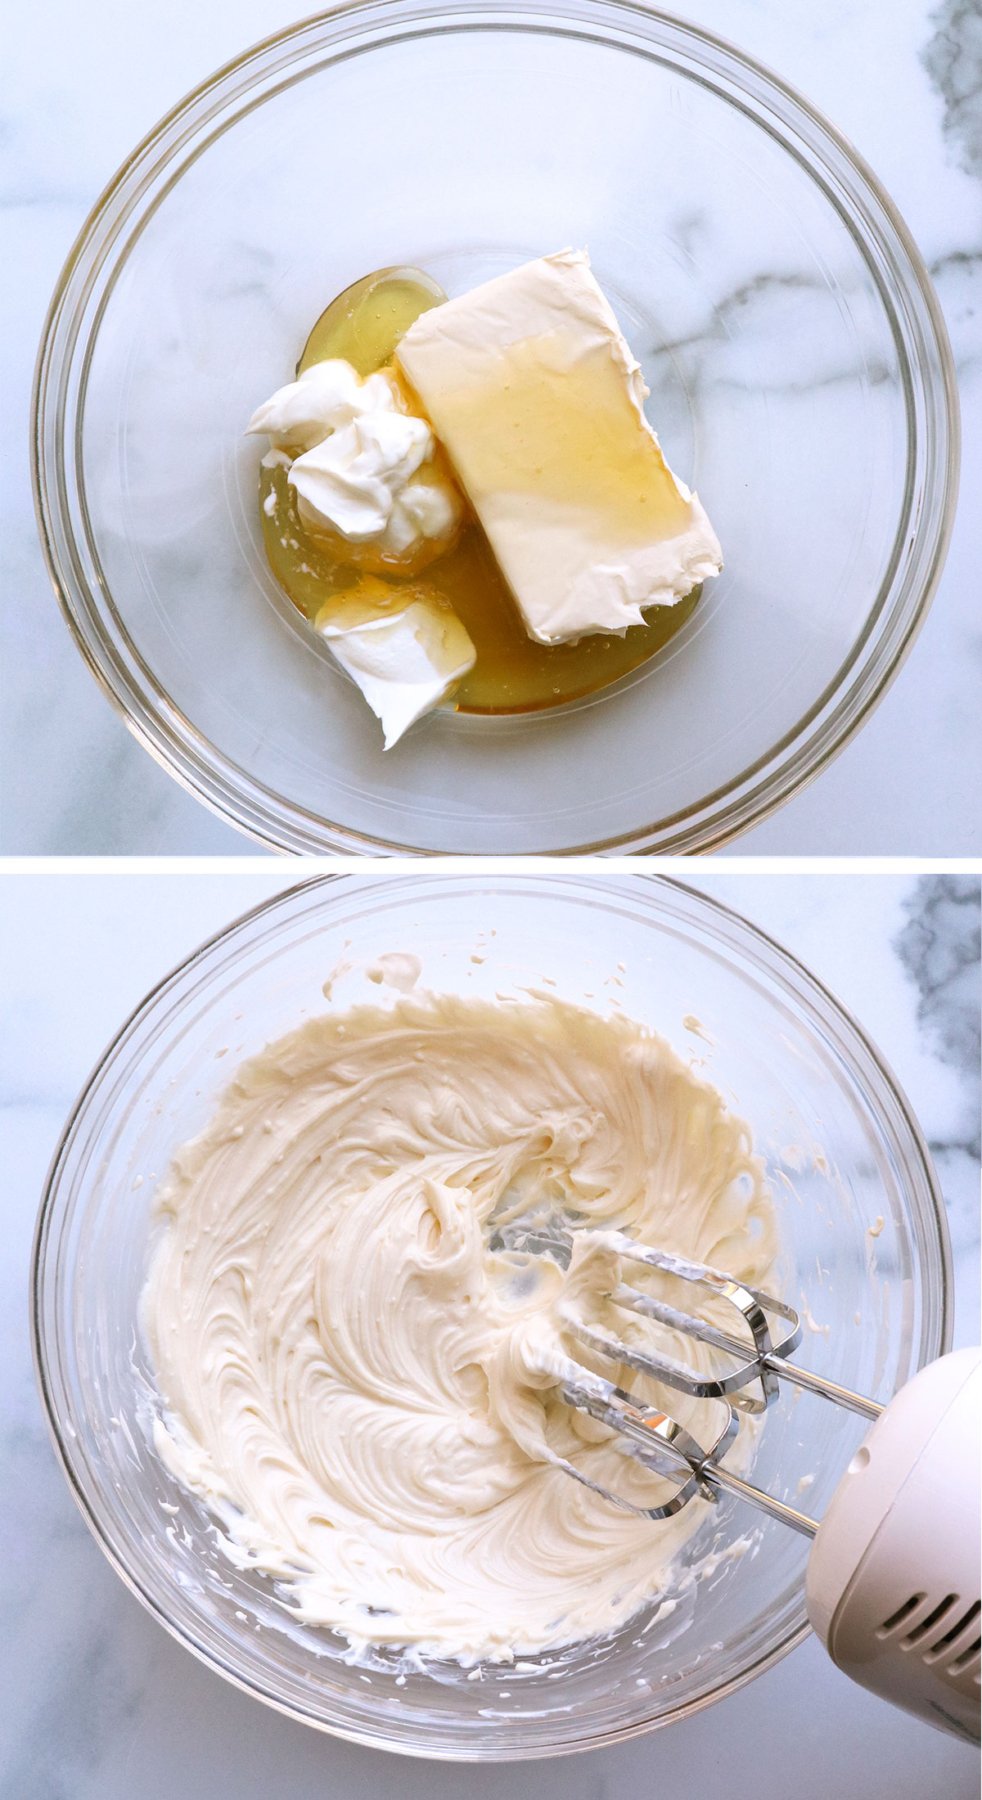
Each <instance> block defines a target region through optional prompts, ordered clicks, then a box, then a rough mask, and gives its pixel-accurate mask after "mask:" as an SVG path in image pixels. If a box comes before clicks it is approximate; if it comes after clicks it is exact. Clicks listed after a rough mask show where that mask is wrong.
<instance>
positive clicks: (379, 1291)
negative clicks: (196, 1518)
mask: <svg viewBox="0 0 982 1800" xmlns="http://www.w3.org/2000/svg"><path fill="white" fill-rule="evenodd" d="M158 1205H159V1213H160V1218H161V1233H160V1238H159V1242H158V1243H157V1244H156V1246H155V1251H154V1256H153V1260H152V1265H151V1269H150V1273H149V1277H148V1282H147V1287H146V1290H145V1294H144V1323H145V1329H146V1333H147V1337H148V1340H149V1344H150V1347H151V1351H152V1355H153V1359H154V1363H155V1367H156V1372H157V1377H158V1383H159V1388H160V1393H161V1396H162V1399H163V1403H164V1413H163V1417H162V1418H161V1419H160V1420H158V1422H157V1425H156V1441H157V1446H158V1449H159V1452H160V1454H161V1456H162V1457H163V1458H164V1460H165V1461H166V1463H167V1465H168V1467H169V1468H170V1469H171V1471H172V1472H173V1473H174V1474H175V1475H176V1476H177V1477H178V1478H179V1479H180V1481H181V1482H182V1483H184V1484H185V1485H186V1486H187V1487H188V1488H190V1489H192V1490H193V1491H194V1492H195V1493H196V1494H198V1495H199V1496H201V1497H203V1499H204V1500H205V1501H206V1502H207V1503H208V1505H209V1507H210V1508H211V1509H212V1511H213V1512H214V1514H215V1515H216V1517H217V1518H218V1519H219V1520H220V1521H221V1524H222V1526H223V1528H224V1532H225V1535H226V1537H227V1539H228V1542H229V1546H230V1549H231V1553H232V1554H233V1555H234V1556H235V1557H237V1558H239V1559H240V1560H242V1561H244V1562H249V1563H251V1564H253V1565H254V1566H257V1567H258V1568H260V1569H262V1570H264V1571H266V1572H268V1573H269V1574H270V1575H272V1576H275V1577H279V1578H280V1579H281V1580H283V1581H284V1582H286V1583H287V1584H288V1587H289V1598H290V1602H291V1604H292V1605H293V1606H294V1607H295V1608H296V1610H297V1613H298V1614H299V1616H300V1617H301V1618H302V1619H304V1620H305V1621H307V1622H310V1623H314V1624H320V1625H324V1626H330V1627H333V1628H335V1629H337V1630H338V1631H340V1632H342V1633H345V1634H347V1636H348V1637H349V1638H350V1639H351V1640H352V1642H353V1643H355V1644H361V1643H366V1642H370V1643H375V1644H392V1645H406V1646H415V1647H417V1648H418V1649H419V1650H420V1651H421V1652H424V1653H426V1654H428V1655H437V1656H448V1657H455V1658H458V1659H462V1660H464V1661H468V1660H470V1659H472V1658H478V1657H483V1656H487V1657H492V1658H508V1657H511V1656H513V1655H516V1654H522V1653H531V1652H535V1651H538V1650H541V1649H544V1648H547V1647H549V1646H553V1645H559V1644H563V1643H568V1642H571V1641H573V1640H576V1639H580V1638H585V1637H589V1636H591V1635H593V1634H595V1633H602V1632H605V1631H608V1630H610V1629H612V1628H615V1627H617V1626H619V1625H620V1624H622V1623H623V1622H624V1621H625V1620H626V1619H627V1618H628V1617H629V1616H630V1615H631V1613H632V1612H634V1611H635V1610H636V1609H637V1608H638V1607H639V1606H641V1605H642V1604H643V1603H644V1602H645V1601H647V1600H650V1599H652V1598H653V1597H655V1596H657V1595H658V1594H659V1592H662V1591H664V1590H665V1589H666V1587H667V1585H669V1582H670V1571H671V1565H672V1562H673V1559H674V1558H675V1557H676V1555H677V1553H678V1551H679V1548H680V1546H681V1544H682V1543H683V1542H684V1540H685V1538H686V1537H687V1536H688V1535H689V1534H690V1533H691V1532H692V1530H693V1529H694V1528H695V1525H696V1523H697V1522H698V1520H699V1518H700V1516H701V1515H702V1509H703V1506H704V1504H705V1503H703V1502H696V1503H694V1504H692V1505H690V1506H689V1507H687V1508H685V1509H684V1510H683V1511H682V1512H681V1513H679V1514H678V1515H676V1516H675V1517H674V1518H672V1519H671V1520H668V1521H665V1522H659V1523H652V1522H651V1521H650V1520H648V1519H645V1518H643V1517H639V1516H638V1515H636V1514H634V1513H631V1512H628V1511H623V1510H621V1509H619V1508H617V1507H614V1506H612V1505H611V1504H610V1502H609V1501H608V1500H605V1499H604V1498H602V1497H601V1496H600V1495H599V1494H597V1493H595V1492H594V1491H593V1490H592V1489H591V1488H589V1487H587V1486H585V1485H581V1483H580V1482H578V1481H574V1480H571V1479H570V1478H569V1474H568V1473H567V1472H566V1470H565V1469H564V1467H563V1464H564V1463H570V1464H572V1465H573V1466H574V1467H575V1469H576V1470H577V1471H579V1473H580V1474H581V1475H584V1476H586V1477H588V1478H589V1479H590V1480H591V1481H596V1482H597V1483H599V1484H601V1485H603V1486H606V1487H609V1488H612V1489H614V1490H616V1491H617V1492H618V1493H620V1494H622V1495H626V1496H629V1497H630V1498H632V1499H633V1500H635V1501H637V1502H640V1503H644V1504H651V1503H652V1502H653V1501H654V1500H656V1499H658V1498H661V1497H664V1495H665V1493H666V1492H667V1491H668V1490H667V1487H666V1484H665V1482H664V1480H663V1479H660V1478H658V1477H656V1476H654V1475H653V1474H652V1473H650V1471H648V1470H645V1469H644V1468H642V1467H641V1466H640V1465H639V1464H638V1463H637V1462H636V1461H633V1460H631V1459H629V1458H628V1457H627V1456H626V1455H625V1454H624V1452H623V1448H622V1445H621V1443H620V1440H618V1439H616V1438H614V1437H613V1436H612V1434H611V1433H610V1432H609V1431H608V1430H607V1428H606V1427H604V1426H602V1425H599V1424H597V1423H595V1422H594V1421H592V1420H591V1419H589V1418H587V1417H585V1416H584V1415H583V1414H581V1413H579V1412H576V1411H573V1410H572V1409H571V1408H570V1407H569V1406H568V1405H567V1404H566V1403H565V1402H564V1401H563V1399H562V1395H561V1388H560V1385H559V1380H558V1376H557V1370H559V1369H561V1367H562V1359H563V1357H564V1356H568V1355H578V1356H580V1357H581V1358H582V1357H583V1352H582V1350H578V1349H577V1346H576V1344H575V1342H574V1341H573V1340H572V1339H571V1338H570V1336H569V1333H568V1331H567V1329H566V1322H565V1321H566V1318H567V1317H568V1315H569V1311H570V1309H571V1308H575V1309H577V1310H578V1314H579V1316H581V1317H583V1318H586V1319H588V1320H589V1321H591V1322H598V1323H600V1324H602V1325H605V1326H606V1327H608V1328H609V1329H612V1330H617V1331H618V1332H619V1333H620V1334H621V1335H622V1336H624V1335H628V1336H630V1335H632V1334H637V1333H639V1332H644V1331H646V1330H650V1329H651V1326H650V1323H649V1322H646V1321H645V1320H643V1319H639V1318H635V1317H632V1316H630V1315H627V1314H625V1313H624V1312H623V1311H622V1310H617V1309H615V1308H614V1307H613V1306H612V1305H611V1303H610V1301H609V1299H608V1298H607V1296H608V1295H609V1293H610V1291H611V1289H612V1287H614V1286H615V1285H616V1282H617V1279H618V1276H619V1262H618V1258H617V1256H616V1255H615V1254H614V1253H613V1252H612V1251H611V1249H610V1248H609V1246H607V1245H605V1244H604V1242H603V1241H602V1239H600V1238H598V1239H591V1238H590V1236H589V1232H590V1228H605V1229H607V1230H609V1228H610V1227H611V1225H616V1226H617V1227H619V1228H621V1229H622V1230H624V1231H626V1232H628V1233H630V1234H631V1235H633V1236H637V1237H639V1238H642V1239H646V1240H647V1241H649V1242H651V1243H654V1244H658V1245H660V1246H663V1247H664V1248H667V1249H669V1250H674V1251H678V1252H687V1253H689V1254H690V1255H694V1256H696V1257H698V1258H700V1259H702V1260H705V1261H710V1262H713V1263H716V1264H718V1265H722V1266H723V1267H726V1268H729V1269H732V1270H734V1272H735V1273H737V1274H738V1275H739V1276H741V1277H742V1278H743V1279H745V1280H749V1281H754V1282H760V1281H762V1280H763V1279H764V1277H765V1276H766V1274H767V1272H768V1269H769V1266H770V1264H771V1262H772V1259H773V1256H774V1253H775V1247H776V1244H775V1233H774V1222H773V1215H772V1211H771V1206H770V1202H769V1199H768V1196H767V1191H766V1188H765V1185H764V1182H763V1176H762V1170H761V1166H760V1164H759V1162H758V1160H757V1158H756V1157H755V1156H754V1154H753V1152H752V1148H751V1145H750V1141H749V1135H748V1131H747V1128H746V1126H745V1125H744V1124H743V1123H742V1122H741V1121H740V1120H739V1119H738V1118H736V1117H734V1116H733V1115H732V1114H731V1113H729V1112H728V1111H727V1109H726V1107H725V1105H724V1102H723V1100H722V1098H721V1096H720V1095H719V1094H718V1093H717V1091H716V1090H715V1089H714V1088H713V1087H712V1086H710V1085H709V1084H708V1083H707V1082H706V1081H705V1080H703V1079H701V1078H700V1077H699V1076H698V1075H697V1074H696V1073H695V1072H694V1071H693V1070H692V1069H691V1068H689V1067H688V1066H687V1065H685V1064H684V1063H683V1062H681V1061H680V1060H679V1058H678V1057H677V1056H675V1054H674V1053H673V1052H672V1051H671V1050H670V1048H669V1047H668V1045H667V1044H666V1043H664V1042H663V1041H662V1040H661V1039H660V1038H658V1037H656V1036H654V1035H652V1034H651V1033H650V1032H648V1031H647V1030H645V1029H643V1028H642V1027H641V1026H639V1025H637V1024H634V1023H632V1022H630V1021H629V1020H626V1019H623V1018H606V1019H602V1018H600V1017H598V1016H597V1015H595V1014H592V1013H589V1012H585V1011H581V1010H578V1009H576V1008H574V1007H572V1006H569V1005H566V1004H564V1003H562V1002H560V1001H559V1000H554V999H546V998H541V999H539V998H535V999H529V1000H522V1001H504V1002H497V1003H492V1002H489V1001H477V1000H464V999H458V998H452V997H448V996H436V995H425V994H411V993H410V994H405V995H402V996H400V997H399V998H398V999H397V1000H395V1002H394V1004H393V1005H391V1006H389V1007H382V1006H362V1007H357V1008H354V1009H352V1010H351V1011H348V1012H345V1013H335V1014H326V1015H325V1016H323V1017H320V1018H317V1019H314V1020H312V1021H310V1022H309V1023H307V1024H305V1025H304V1026H303V1027H302V1028H301V1029H299V1030H297V1031H295V1032H293V1033H292V1034H291V1035H289V1036H288V1037H285V1038H282V1039H281V1040H280V1041H279V1042H277V1043H275V1044H272V1045H271V1046H270V1047H269V1048H268V1049H266V1050H265V1051H264V1052H263V1053H262V1054H261V1055H259V1056H256V1057H254V1058H253V1059H252V1060H250V1061H248V1062H246V1063H245V1064H243V1066H242V1067H241V1068H240V1069H239V1070H238V1072H237V1074H236V1076H235V1078H234V1080H233V1082H232V1085H231V1086H230V1087H229V1088H228V1090H227V1092H226V1093H225V1095H224V1097H223V1098H222V1100H221V1102H220V1104H219V1107H218V1110H217V1112H216V1114H215V1116H214V1119H213V1120H212V1123H211V1124H210V1125H209V1127H208V1129H207V1130H206V1131H205V1132H204V1134H203V1135H202V1136H201V1137H199V1138H198V1139H197V1140H196V1141H195V1142H194V1143H192V1144H190V1145H189V1146H187V1147H186V1148H185V1149H184V1150H183V1151H181V1153H180V1154H179V1155H178V1157H177V1159H176V1161H175V1163H174V1165H173V1168H172V1169H171V1171H170V1174H169V1176H168V1178H167V1181H166V1183H165V1185H164V1187H163V1188H162V1190H161V1192H160V1195H159V1201H158ZM557 1212H562V1213H563V1214H564V1215H565V1217H566V1218H567V1220H569V1219H570V1218H572V1220H573V1223H574V1254H573V1257H572V1261H571V1263H570V1265H569V1268H568V1269H566V1270H564V1269H563V1268H562V1267H561V1266H560V1264H559V1263H558V1262H555V1261H553V1260H551V1259H550V1258H548V1257H542V1256H535V1257H528V1256H519V1255H516V1254H515V1253H514V1252H508V1251H506V1250H504V1249H502V1248H501V1247H500V1239H498V1238H496V1237H495V1233H496V1231H497V1230H498V1229H500V1227H501V1226H502V1225H503V1224H506V1223H507V1222H508V1221H509V1220H512V1219H515V1218H519V1217H522V1218H524V1217H525V1216H532V1215H536V1214H539V1215H555V1214H556V1213H557ZM492 1243H496V1244H497V1245H498V1248H497V1249H492V1248H491V1244H492ZM642 1274H643V1272H642ZM638 1275H639V1271H638V1269H637V1266H636V1265H633V1264H632V1266H631V1275H630V1279H631V1280H632V1282H637V1278H638ZM662 1341H663V1343H666V1344H667V1348H668V1349H669V1351H671V1350H672V1348H673V1346H672V1343H671V1339H670V1337H669V1338H668V1339H667V1340H666V1339H665V1336H664V1332H663V1340H662ZM683 1349H684V1353H685V1355H686V1357H687V1358H688V1359H689V1360H693V1359H694V1353H693V1346H691V1345H690V1344H688V1343H686V1344H685V1345H684V1346H683V1345H682V1344H681V1342H679V1343H678V1344H677V1345H676V1346H675V1352H676V1354H682V1353H683ZM595 1366H596V1367H597V1368H600V1367H601V1366H603V1365H601V1364H600V1363H599V1362H597V1363H595ZM604 1372H605V1373H607V1374H608V1375H610V1374H613V1373H614V1371H613V1369H612V1367H611V1365H610V1364H609V1363H608V1364H607V1365H606V1366H605V1370H604ZM643 1380H644V1378H641V1377H638V1376H634V1375H632V1376H630V1385H631V1386H632V1387H634V1388H635V1389H636V1390H637V1389H638V1387H639V1384H642V1383H643ZM646 1392H647V1394H648V1396H649V1397H654V1398H657V1395H658V1390H657V1388H655V1387H654V1385H653V1384H650V1383H649V1384H647V1388H646ZM663 1398H664V1402H665V1404H666V1406H667V1407H668V1409H669V1410H670V1411H671V1412H673V1413H674V1414H675V1416H676V1417H679V1418H681V1419H682V1420H683V1421H684V1422H687V1423H688V1424H689V1425H690V1428H691V1429H693V1430H694V1431H695V1432H696V1434H697V1435H698V1432H699V1430H700V1429H701V1428H702V1429H705V1428H706V1426H707V1418H708V1414H707V1409H706V1403H705V1402H702V1403H700V1402H692V1401H688V1400H686V1399H685V1398H684V1397H683V1396H682V1395H681V1394H677V1393H676V1394H672V1395H671V1396H669V1395H668V1394H667V1393H665V1395H664V1396H663ZM717 1411H718V1409H717ZM712 1416H713V1417H714V1418H715V1417H716V1414H715V1413H713V1415H712Z"/></svg>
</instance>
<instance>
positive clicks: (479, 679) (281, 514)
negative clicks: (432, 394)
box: [260, 269, 701, 713]
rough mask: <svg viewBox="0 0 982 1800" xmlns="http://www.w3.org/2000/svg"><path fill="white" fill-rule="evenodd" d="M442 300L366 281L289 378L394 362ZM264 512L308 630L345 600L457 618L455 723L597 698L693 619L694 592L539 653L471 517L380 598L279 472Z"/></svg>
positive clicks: (267, 471)
mask: <svg viewBox="0 0 982 1800" xmlns="http://www.w3.org/2000/svg"><path fill="white" fill-rule="evenodd" d="M444 298H445V295H444V294H443V293H442V292H441V290H440V289H439V288H438V287H437V286H436V284H435V282H433V281H431V280H430V279H429V277H428V276H426V275H424V274H422V273H421V272H420V271H419V270H415V269H383V270H380V271H378V273H376V274H374V275H369V276H366V277H365V278H364V280H362V281H359V282H356V283H355V285H354V286H353V287H351V288H348V289H346V291H345V292H344V293H343V294H340V295H339V296H338V298H337V299H336V300H334V301H332V302H331V305H330V306H329V307H328V308H327V309H326V311H325V312H323V313H322V314H321V317H320V318H319V319H318V321H317V323H316V325H315V326H314V329H313V331H312V332H311V334H310V337H309V338H308V340H307V343H306V345H305V347H304V351H303V355H302V356H301V358H300V362H299V364H298V366H297V373H298V374H299V373H301V372H302V371H303V370H304V369H306V368H309V367H310V366H311V364H312V363H316V362H323V361H325V360H326V359H327V358H328V357H335V356H336V357H344V358H345V360H346V361H348V362H350V363H351V364H352V365H353V367H354V368H356V369H357V370H358V372H359V374H361V375H368V374H371V373H372V372H373V371H374V370H375V369H379V368H382V367H384V366H385V364H387V363H388V362H389V361H390V359H391V357H392V354H393V351H394V350H395V346H396V344H397V343H398V342H399V339H400V338H401V337H402V335H403V333H404V332H406V331H408V329H409V327H410V325H411V324H412V323H413V321H414V320H415V319H417V318H418V317H419V315H420V314H421V313H422V312H425V311H426V310H427V309H428V308H429V307H431V306H437V305H439V304H440V302H441V301H442V300H443V299H444ZM260 506H261V511H260V517H261V519H262V526H263V537H264V541H265V547H266V554H267V557H268V558H269V563H270V567H271V569H272V571H273V574H274V575H275V577H276V579H277V581H278V582H279V584H280V586H281V587H282V588H283V590H284V592H285V593H286V594H288V595H289V598H290V599H291V600H292V601H293V603H294V605H295V606H296V607H298V608H299V610H300V612H302V613H303V614H304V616H305V617H306V618H307V619H308V620H310V621H313V619H314V618H315V617H316V615H317V614H318V613H319V612H320V611H321V610H322V609H323V608H324V606H325V605H326V604H327V603H328V602H329V601H330V599H331V597H332V596H333V595H339V596H340V595H342V594H343V595H345V596H346V600H345V603H344V609H343V610H344V611H345V613H347V612H348V611H349V610H350V609H351V608H352V606H353V607H354V608H355V609H356V610H357V611H358V612H360V613H362V615H363V616H364V613H365V612H366V611H372V612H376V613H377V612H378V611H379V610H383V611H384V610H387V602H388V601H389V593H390V591H391V605H392V606H393V607H397V606H402V605H403V604H404V602H405V599H406V596H407V591H409V592H412V593H416V594H421V595H422V594H428V595H429V596H430V597H431V598H433V599H436V600H438V601H439V602H440V603H442V604H443V605H445V606H448V607H451V608H452V609H453V611H454V612H455V613H456V614H457V616H458V618H459V619H460V620H461V621H462V622H463V624H464V625H465V626H466V628H467V630H468V632H469V633H470V636H471V638H472V639H473V642H474V648H475V650H476V652H477V660H476V662H475V664H474V667H473V669H471V670H470V672H469V674H467V675H465V676H464V678H463V680H462V681H461V682H460V683H459V684H458V686H457V688H456V689H455V690H454V693H453V696H452V704H453V705H454V707H455V708H456V709H457V710H458V711H459V712H471V713H521V712H535V711H539V710H541V709H544V708H546V707H550V706H560V705H562V704H563V703H564V702H565V701H568V700H575V699H579V698H580V697H581V696H583V695H584V694H591V693H595V692H596V691H597V690H598V689H600V688H604V687H607V686H609V685H610V683H611V682H613V681H617V680H618V679H619V677H620V676H622V675H626V674H628V673H629V671H630V670H631V669H636V668H638V667H639V666H640V664H641V663H643V662H647V661H648V659H649V658H650V657H651V656H653V655H654V654H655V652H656V651H658V650H660V649H662V647H663V646H664V645H665V644H667V643H668V641H669V639H670V638H672V637H674V636H675V634H676V633H677V632H678V631H679V630H680V628H681V627H682V626H683V625H684V624H685V621H686V619H688V618H689V617H691V614H692V613H693V611H694V610H695V607H696V605H697V604H698V600H699V595H700V593H701V589H700V588H695V589H694V590H693V592H692V593H691V594H689V595H688V596H687V597H686V599H685V600H682V601H680V602H679V603H678V605H676V606H655V607H652V608H651V610H650V612H649V613H648V615H647V618H646V621H645V623H644V624H643V625H634V626H631V628H630V629H629V630H628V631H626V632H625V633H624V635H623V636H622V637H619V636H616V635H614V634H612V633H609V632H603V633H596V634H595V635H593V636H591V637H585V638H581V639H580V640H579V642H578V643H576V644H555V645H551V646H550V645H546V644H536V643H534V642H533V640H532V639H531V638H530V637H528V635H527V634H526V631H525V628H524V626H523V624H522V621H521V618H520V615H519V612H518V609H517V607H516V605H515V602H514V600H513V599H512V596H511V593H510V590H509V588H508V586H507V584H506V583H505V580H504V578H503V576H502V575H501V573H500V570H499V568H498V564H497V561H496V560H495V557H494V555H493V553H492V551H491V548H490V545H489V544H488V541H487V538H486V537H485V535H484V533H483V531H482V530H481V527H480V525H479V524H478V522H477V520H476V519H475V518H473V517H472V516H471V517H468V518H467V520H466V521H465V523H464V526H463V528H462V530H461V533H460V536H459V538H458V539H457V542H456V543H455V545H454V546H453V548H452V549H450V550H448V551H447V552H446V553H445V554H444V555H443V556H440V557H439V558H438V559H437V560H436V561H434V562H432V563H430V564H429V565H428V567H427V568H426V569H425V570H424V571H423V572H422V573H421V574H420V575H418V576H415V577H413V578H411V579H410V578H408V577H406V576H401V577H400V576H398V575H396V574H394V573H393V574H392V575H391V576H387V577H386V585H385V588H384V589H381V588H380V584H379V581H378V578H377V577H375V578H372V577H367V578H366V577H365V575H364V574H363V573H362V572H361V571H360V570H358V569H357V568H354V567H353V566H352V564H351V563H345V562H343V561H341V560H339V558H338V555H337V554H336V552H335V550H334V549H333V548H328V547H327V546H325V544H323V543H322V542H318V540H317V539H316V538H315V537H314V536H313V534H311V533H309V532H307V531H305V530H304V527H303V526H302V524H301V523H300V520H299V518H298V516H297V510H296V504H295V500H294V494H293V489H292V488H291V487H290V486H289V483H288V482H287V479H286V471H285V469H283V468H266V467H264V468H263V469H262V470H261V476H260ZM360 588H363V589H364V591H365V602H366V605H365V606H364V607H362V606H359V604H358V595H359V589H360ZM380 596H381V598H380ZM339 610H340V609H339ZM352 622H353V621H352Z"/></svg>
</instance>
